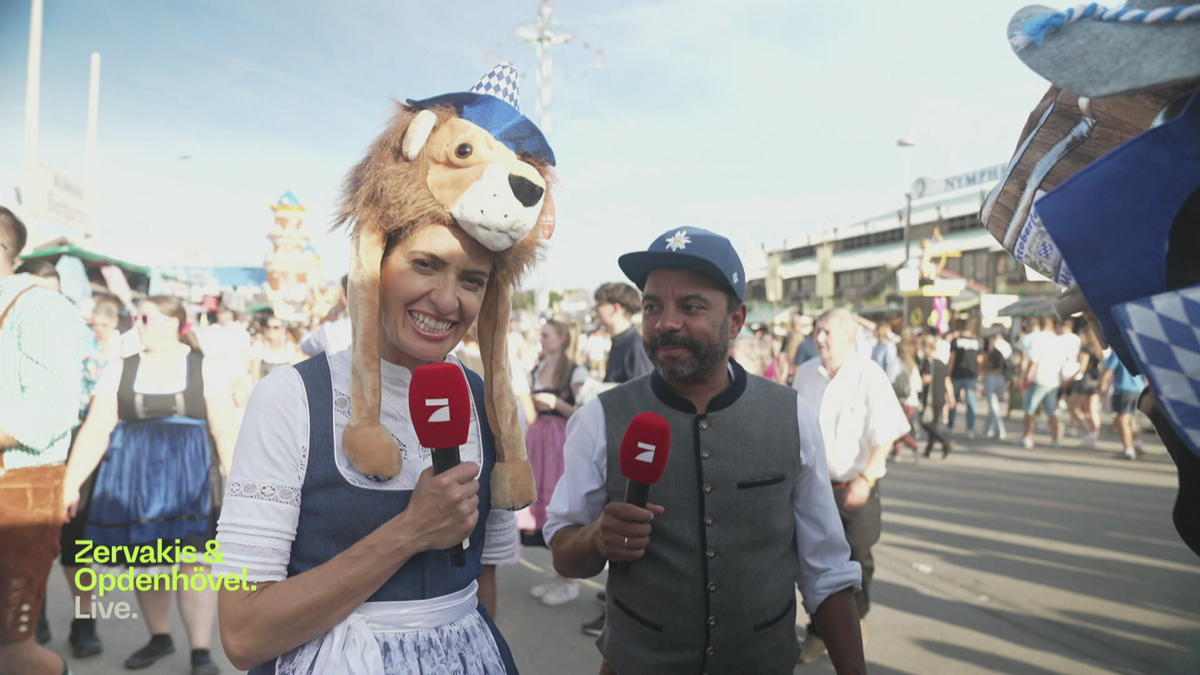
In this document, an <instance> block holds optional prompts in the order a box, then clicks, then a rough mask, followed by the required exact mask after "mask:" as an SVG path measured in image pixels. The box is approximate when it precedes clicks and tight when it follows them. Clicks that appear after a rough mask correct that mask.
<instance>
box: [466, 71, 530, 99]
mask: <svg viewBox="0 0 1200 675" xmlns="http://www.w3.org/2000/svg"><path fill="white" fill-rule="evenodd" d="M471 93H472V94H488V95H491V96H495V97H496V98H498V99H500V100H501V101H504V102H505V103H507V104H509V105H511V106H512V107H514V108H516V109H517V110H520V109H521V108H520V106H518V105H517V100H518V99H520V97H521V91H520V87H519V86H518V85H517V69H516V68H513V66H512V64H511V63H501V64H499V65H497V66H495V67H493V68H492V69H491V70H490V71H488V74H487V75H484V76H483V77H482V78H480V80H479V81H478V82H476V83H475V86H474V87H471Z"/></svg>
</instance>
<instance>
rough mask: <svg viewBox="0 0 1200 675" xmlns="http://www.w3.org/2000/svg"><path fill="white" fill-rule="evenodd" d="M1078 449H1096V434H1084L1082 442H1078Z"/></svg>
mask: <svg viewBox="0 0 1200 675" xmlns="http://www.w3.org/2000/svg"><path fill="white" fill-rule="evenodd" d="M1079 447H1081V448H1094V447H1096V434H1084V435H1083V441H1082V442H1080V444H1079Z"/></svg>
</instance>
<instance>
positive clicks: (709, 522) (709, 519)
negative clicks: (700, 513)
mask: <svg viewBox="0 0 1200 675" xmlns="http://www.w3.org/2000/svg"><path fill="white" fill-rule="evenodd" d="M704 524H705V525H712V524H713V517H712V516H704Z"/></svg>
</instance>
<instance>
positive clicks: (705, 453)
mask: <svg viewBox="0 0 1200 675" xmlns="http://www.w3.org/2000/svg"><path fill="white" fill-rule="evenodd" d="M709 457H712V453H710V452H709V451H707V450H701V451H700V459H708V458H709Z"/></svg>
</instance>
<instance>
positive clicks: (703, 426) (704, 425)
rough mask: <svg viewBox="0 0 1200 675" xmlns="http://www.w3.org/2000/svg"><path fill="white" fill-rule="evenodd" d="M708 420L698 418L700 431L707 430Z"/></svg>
mask: <svg viewBox="0 0 1200 675" xmlns="http://www.w3.org/2000/svg"><path fill="white" fill-rule="evenodd" d="M708 427H709V424H708V420H700V431H708Z"/></svg>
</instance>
